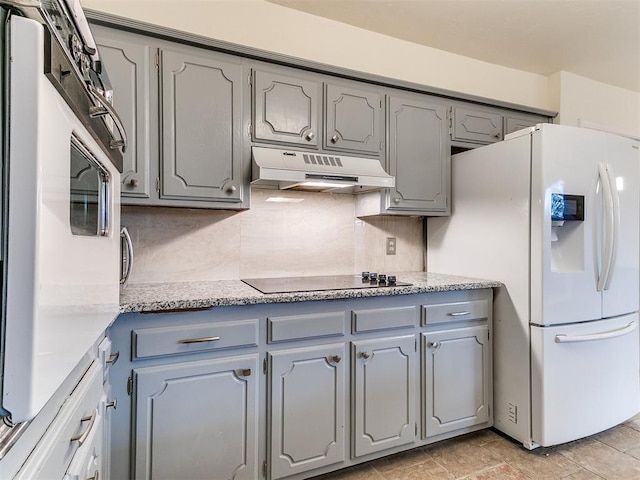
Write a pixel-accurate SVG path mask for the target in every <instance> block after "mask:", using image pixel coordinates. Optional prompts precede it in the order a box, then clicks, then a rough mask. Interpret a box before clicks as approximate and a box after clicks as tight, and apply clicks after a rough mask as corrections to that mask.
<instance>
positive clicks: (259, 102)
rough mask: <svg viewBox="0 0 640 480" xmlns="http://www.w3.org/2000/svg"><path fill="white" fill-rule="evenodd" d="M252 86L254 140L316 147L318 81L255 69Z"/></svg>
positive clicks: (318, 99)
mask: <svg viewBox="0 0 640 480" xmlns="http://www.w3.org/2000/svg"><path fill="white" fill-rule="evenodd" d="M253 85H254V87H253V88H254V105H253V114H254V119H253V125H254V128H253V131H254V138H255V139H256V140H266V141H269V142H285V143H291V144H296V145H306V146H313V147H317V145H318V126H319V113H320V111H319V108H320V103H319V101H320V83H319V82H315V81H313V80H307V79H303V78H296V77H293V76H285V75H278V74H276V73H271V72H262V71H259V70H257V71H255V72H254V77H253Z"/></svg>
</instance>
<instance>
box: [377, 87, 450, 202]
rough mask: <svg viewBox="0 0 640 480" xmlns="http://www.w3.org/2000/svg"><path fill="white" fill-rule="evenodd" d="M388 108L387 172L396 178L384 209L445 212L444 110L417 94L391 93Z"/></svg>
mask: <svg viewBox="0 0 640 480" xmlns="http://www.w3.org/2000/svg"><path fill="white" fill-rule="evenodd" d="M388 102H389V103H388V110H389V173H390V174H391V175H393V176H394V177H396V186H395V188H392V189H390V191H389V197H388V203H387V208H388V209H389V210H391V211H393V210H400V211H402V210H409V211H425V212H428V211H434V212H446V211H447V209H448V196H449V176H450V172H449V139H448V136H449V134H448V128H447V109H446V107H444V106H443V105H436V104H433V103H429V102H428V101H425V100H424V99H422V98H421V97H420V96H419V95H416V96H411V97H404V96H392V97H389V99H388Z"/></svg>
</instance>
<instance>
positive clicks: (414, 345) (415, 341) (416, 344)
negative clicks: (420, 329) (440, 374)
mask: <svg viewBox="0 0 640 480" xmlns="http://www.w3.org/2000/svg"><path fill="white" fill-rule="evenodd" d="M413 351H414V352H417V351H418V339H416V340H414V341H413Z"/></svg>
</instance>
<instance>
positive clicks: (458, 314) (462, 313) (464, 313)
mask: <svg viewBox="0 0 640 480" xmlns="http://www.w3.org/2000/svg"><path fill="white" fill-rule="evenodd" d="M447 315H449V316H450V317H464V316H465V315H471V312H467V311H464V312H451V313H447Z"/></svg>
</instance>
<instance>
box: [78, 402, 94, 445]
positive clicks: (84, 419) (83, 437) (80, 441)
mask: <svg viewBox="0 0 640 480" xmlns="http://www.w3.org/2000/svg"><path fill="white" fill-rule="evenodd" d="M97 413H98V411H97V410H94V411H93V413H92V414H91V416H90V417H82V418H81V419H80V424H82V423H84V422H89V425H87V428H85V429H84V432H82V433H79V434H77V435H74V436H73V437H71V441H72V442H78V445H79V446H82V444H83V443H84V442H85V440H86V439H87V437H88V436H89V432H91V429H92V428H93V424H94V423H95V422H96V416H97Z"/></svg>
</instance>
